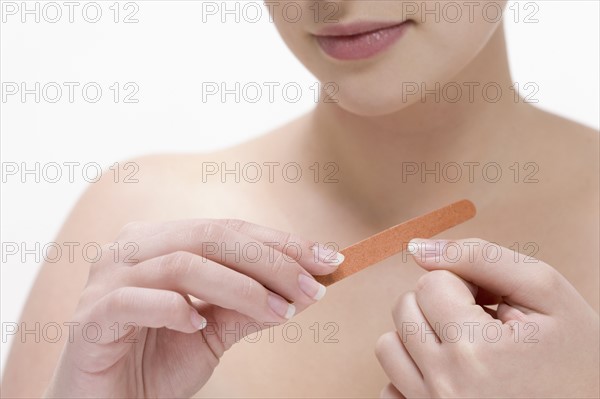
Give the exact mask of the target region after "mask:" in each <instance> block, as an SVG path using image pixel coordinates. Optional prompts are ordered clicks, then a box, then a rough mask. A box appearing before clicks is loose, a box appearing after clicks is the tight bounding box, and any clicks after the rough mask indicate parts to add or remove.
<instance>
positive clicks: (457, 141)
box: [2, 37, 600, 397]
mask: <svg viewBox="0 0 600 399" xmlns="http://www.w3.org/2000/svg"><path fill="white" fill-rule="evenodd" d="M503 44H504V43H503V39H501V38H500V37H496V38H495V40H492V42H491V43H490V44H489V45H488V47H489V48H488V49H486V50H484V51H483V52H482V53H481V54H480V55H479V56H478V58H477V59H475V60H474V61H472V63H471V68H472V69H471V70H469V68H467V69H466V70H465V71H464V72H463V74H464V75H465V76H464V77H465V78H469V77H473V76H477V78H478V79H484V78H485V76H482V75H481V74H485V73H489V74H491V76H493V77H494V79H495V80H496V81H498V80H505V81H509V80H510V77H509V75H508V72H507V68H506V63H505V59H502V61H504V62H500V63H498V62H497V59H498V56H497V54H496V53H497V52H499V51H500V49H498V48H499V47H503ZM491 54H496V56H494V57H491ZM498 64H499V65H500V67H498V68H499V69H500V70H501V71H498V70H494V68H492V67H491V65H498ZM486 67H489V68H486ZM482 71H486V72H482ZM419 105H420V106H421V107H418V108H416V109H415V112H414V113H413V114H414V117H409V116H406V115H405V116H404V118H403V119H398V120H393V119H391V118H390V119H386V118H372V119H369V118H364V119H360V118H358V117H356V116H353V115H350V114H347V113H345V112H344V111H342V110H340V109H335V110H332V109H331V107H326V106H325V105H324V104H320V105H319V106H318V107H317V109H316V110H315V111H314V112H311V113H310V114H308V115H306V116H304V117H302V118H300V119H298V120H296V121H293V122H292V123H290V124H288V125H286V126H283V127H282V128H280V129H277V130H276V131H274V132H271V133H269V134H268V135H266V136H263V137H261V138H258V139H256V140H254V141H251V142H248V143H245V144H243V145H240V146H237V147H235V148H232V149H228V150H225V151H222V152H218V153H214V154H209V155H195V154H193V155H192V154H190V155H159V156H149V157H145V158H141V159H137V160H135V162H137V163H138V164H139V166H140V173H139V180H140V182H139V183H137V184H132V185H123V184H118V185H117V184H114V183H111V182H110V181H103V182H100V183H98V184H96V185H94V186H93V187H91V188H90V189H89V190H88V192H87V193H86V194H85V195H84V197H83V198H82V199H81V201H80V202H79V203H78V205H77V207H76V208H75V209H74V211H73V213H72V214H71V216H70V217H69V220H68V221H67V223H66V224H65V226H64V228H63V230H62V231H61V233H60V235H59V237H58V238H57V241H58V242H63V241H78V242H89V241H95V242H100V243H104V242H110V241H112V240H114V238H115V236H116V235H117V233H118V231H119V230H120V229H121V227H122V226H123V225H125V224H127V223H128V222H131V221H136V220H150V221H154V220H172V219H189V218H197V217H210V218H239V219H245V220H249V221H252V222H255V223H259V224H262V225H265V226H271V227H273V228H277V229H279V230H283V231H291V232H294V233H297V234H299V235H302V236H304V237H310V238H311V239H312V240H315V241H319V242H330V241H334V242H336V243H338V244H339V245H340V247H344V246H346V245H349V244H351V243H354V242H355V241H357V240H360V239H362V238H364V237H366V236H369V235H370V234H373V233H375V232H377V231H379V230H381V229H383V228H385V227H388V226H391V225H393V224H396V223H398V222H400V221H403V220H405V219H407V218H410V217H413V216H416V215H418V214H421V213H424V212H427V211H429V210H432V209H434V208H436V207H438V206H443V205H445V204H448V203H450V202H453V201H455V200H458V199H461V198H469V199H471V200H472V201H473V202H474V203H475V204H476V206H477V209H478V214H477V217H476V218H475V219H473V220H472V221H470V222H469V223H467V224H465V225H462V226H459V227H457V228H454V229H453V230H451V231H448V232H447V233H445V234H444V235H443V236H444V237H445V238H467V237H481V238H484V239H486V240H488V241H493V242H496V243H498V244H500V245H503V246H506V247H511V248H513V249H516V250H518V251H521V252H524V253H528V250H529V251H530V252H529V253H530V254H531V255H533V256H535V257H536V258H539V259H542V260H543V261H545V262H546V263H548V264H550V265H552V266H553V267H554V268H556V269H557V270H558V271H559V272H560V273H562V274H563V275H564V276H565V277H566V278H567V279H568V280H569V281H570V282H571V284H573V286H574V287H575V288H576V289H577V290H578V291H579V292H580V293H581V294H582V295H583V297H584V298H585V299H586V300H587V301H588V303H589V304H590V305H591V306H592V307H593V308H594V309H595V310H596V311H598V307H599V305H598V302H599V296H598V295H599V291H600V290H599V286H598V281H599V277H600V276H599V270H598V269H599V267H598V265H599V264H600V259H599V258H598V252H599V248H598V243H599V242H600V236H599V232H598V223H597V222H598V219H599V217H600V215H599V213H598V203H599V200H600V199H599V198H598V192H599V187H598V178H597V171H598V168H599V164H598V159H599V158H598V133H597V132H596V131H594V130H592V129H589V128H586V127H583V126H581V125H578V124H576V123H573V122H570V121H568V120H565V119H562V118H559V117H557V116H554V115H550V114H548V113H545V112H543V111H540V110H538V109H536V108H534V107H532V106H530V105H526V104H523V103H514V102H513V101H502V102H500V103H495V104H493V105H490V104H476V105H464V104H459V105H458V106H455V105H453V106H452V107H450V106H448V105H447V104H446V105H438V106H432V107H425V106H424V105H423V104H419ZM445 107H448V108H445ZM423 115H432V116H439V117H441V116H444V115H445V117H444V118H436V117H431V118H426V119H423ZM439 120H443V121H444V123H436V122H435V121H439ZM401 121H402V122H403V123H400V122H401ZM418 121H420V122H418ZM399 126H401V128H399ZM406 161H411V162H412V161H414V162H426V163H428V164H429V163H435V162H442V163H444V162H458V163H459V164H461V163H463V162H469V161H479V162H481V163H482V164H483V163H486V162H492V161H493V162H497V163H499V164H500V165H501V166H502V170H503V172H504V173H507V174H508V173H511V172H512V171H511V170H509V169H508V167H509V166H510V165H513V164H514V163H515V162H520V163H521V164H522V163H525V162H534V163H536V165H537V166H538V168H539V171H538V172H537V174H536V176H535V178H537V179H538V180H539V182H537V183H530V184H525V183H522V181H523V176H521V177H520V182H519V183H515V182H514V181H513V180H512V175H508V176H510V177H509V178H507V179H502V181H501V182H499V183H489V182H486V181H485V180H484V179H482V178H476V179H475V181H474V182H473V183H470V182H468V181H465V179H462V180H461V181H460V182H459V183H454V184H453V183H443V182H442V183H436V182H434V181H430V180H428V181H426V182H425V183H422V182H421V180H420V179H418V178H409V179H408V181H407V182H406V183H401V181H402V180H401V178H402V177H401V170H402V162H406ZM203 162H217V163H221V162H225V163H226V164H227V165H228V166H229V167H232V165H233V164H234V163H235V162H240V163H241V164H242V165H243V164H244V163H246V162H257V163H259V164H262V163H263V162H281V164H285V163H286V162H297V163H299V164H300V165H302V167H303V172H304V173H306V174H308V173H312V172H311V171H309V170H308V167H309V166H310V165H312V164H314V162H319V163H320V164H321V165H324V164H326V163H327V162H335V163H336V164H337V165H338V166H339V172H338V174H337V175H336V178H337V179H338V180H339V182H338V183H330V184H325V183H314V182H313V181H312V175H309V176H310V178H308V179H302V180H301V181H300V182H298V183H287V182H286V181H284V180H283V179H282V178H281V175H280V174H276V175H275V181H274V182H273V183H269V182H265V181H264V179H263V182H262V183H257V184H251V183H243V182H241V183H236V182H235V181H234V180H233V179H232V178H231V176H230V177H229V178H228V179H227V181H226V182H225V183H222V182H221V180H220V178H208V180H207V182H206V183H203V182H202V180H203V176H202V163H203ZM278 170H279V171H280V170H281V169H278ZM322 171H323V170H322ZM521 172H523V169H521ZM324 173H325V172H324ZM478 176H481V175H478ZM514 243H518V247H515V245H514ZM526 243H535V244H534V246H533V247H528V250H527V249H524V245H525V244H526ZM533 248H537V249H538V251H537V252H536V253H535V254H533V253H532V252H531V251H532V249H533ZM88 270H89V267H88V265H87V264H86V263H85V262H83V261H81V260H80V261H78V262H77V263H75V264H69V263H66V262H65V263H61V264H54V265H44V267H43V270H42V272H41V273H40V275H39V277H38V280H37V281H36V284H35V286H34V288H33V290H32V293H31V296H30V298H29V300H28V303H27V306H26V308H25V310H24V313H23V319H22V321H23V322H29V323H33V322H35V321H38V322H40V323H44V322H51V321H54V322H58V323H62V322H65V321H68V320H69V319H70V317H71V315H72V313H73V311H74V309H75V306H76V305H77V300H78V298H79V295H80V292H81V290H82V288H83V286H84V285H85V282H86V279H87V276H88ZM423 273H424V272H423V270H421V269H420V268H418V267H417V266H416V265H415V263H414V262H413V261H412V260H411V259H409V258H404V259H403V257H402V256H397V257H394V258H391V259H389V260H387V261H385V262H382V263H381V264H378V265H377V266H374V267H372V268H370V269H368V270H366V271H364V272H361V273H360V274H358V275H356V276H353V277H352V278H349V279H348V280H346V281H344V282H341V283H338V284H336V285H335V286H332V287H331V288H330V289H329V290H328V293H327V295H326V296H325V298H324V299H322V300H321V301H320V302H319V303H318V304H316V305H314V306H312V307H310V308H308V309H307V310H306V311H305V312H303V313H302V314H300V315H298V316H297V317H295V318H294V319H293V321H294V322H296V323H298V324H299V325H300V326H301V329H302V334H303V335H302V338H301V339H300V340H299V341H298V342H297V343H289V342H286V340H284V339H283V336H282V332H281V331H282V330H281V328H278V329H276V330H275V332H274V338H273V342H269V339H268V335H267V334H266V333H263V335H262V339H260V340H259V342H256V343H248V342H245V343H241V344H239V345H236V346H234V347H233V349H231V350H230V351H229V352H227V354H226V355H225V356H224V357H223V358H222V360H221V363H220V365H219V367H217V369H216V371H215V373H214V375H213V377H212V378H211V379H210V380H209V382H208V383H207V385H205V386H204V387H203V389H202V390H201V391H200V392H199V393H198V395H197V396H198V397H215V396H226V397H241V396H243V397H265V396H267V397H268V396H273V397H282V396H294V397H299V396H309V397H312V396H314V397H327V396H336V397H365V396H374V395H377V394H378V393H379V391H380V390H381V389H382V387H384V386H385V385H386V384H387V383H388V382H389V379H388V377H387V376H386V375H385V373H384V372H383V371H382V370H381V368H380V367H379V366H378V363H377V360H376V358H375V356H374V354H373V350H374V345H375V342H376V341H377V339H378V337H379V336H380V335H381V334H383V333H384V332H386V331H389V330H391V329H393V328H394V326H393V321H392V319H391V317H390V312H389V310H390V307H391V306H392V305H393V303H394V301H395V299H396V298H397V297H398V295H400V294H401V293H403V292H405V291H408V290H410V289H412V288H413V287H414V285H415V282H416V280H417V279H418V277H419V276H421V275H422V274H423ZM48 298H51V300H52V302H51V303H52V306H48ZM315 321H317V322H319V325H320V327H319V329H320V331H319V332H320V337H319V339H318V343H315V342H314V328H313V329H311V326H313V325H314V323H315ZM327 322H332V323H335V324H333V325H334V326H336V327H335V329H336V332H335V334H334V335H333V336H331V337H330V338H334V339H337V340H338V341H339V342H337V343H328V342H324V341H325V336H326V335H327V333H329V332H331V331H334V329H328V330H324V329H323V326H324V324H325V323H327ZM65 338H66V337H65ZM63 343H64V339H63V341H61V342H60V343H54V344H50V343H40V344H30V343H27V344H23V343H20V342H17V340H15V344H14V346H13V349H12V351H11V355H10V358H9V361H8V364H7V368H6V373H5V378H4V383H3V387H2V388H3V394H5V395H6V396H7V397H17V396H40V395H41V394H42V393H43V392H44V391H45V389H46V388H47V385H48V383H49V381H50V379H51V377H52V372H53V370H54V368H55V365H56V362H57V359H58V356H59V354H60V351H61V347H62V344H63Z"/></svg>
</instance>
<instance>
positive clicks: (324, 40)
mask: <svg viewBox="0 0 600 399" xmlns="http://www.w3.org/2000/svg"><path fill="white" fill-rule="evenodd" d="M411 22H412V21H404V22H402V23H399V24H395V25H389V24H387V25H383V24H373V23H368V24H366V23H362V24H355V25H348V26H332V27H330V28H329V29H328V30H326V31H323V32H322V33H320V34H318V35H315V37H316V40H317V43H319V46H320V47H321V49H322V50H323V51H324V52H325V53H326V54H327V55H329V56H330V57H333V58H336V59H339V60H359V59H364V58H369V57H372V56H374V55H375V54H377V53H380V52H382V51H383V50H385V49H386V48H388V47H389V46H391V45H392V44H394V43H395V42H396V41H397V40H398V39H399V38H400V37H401V36H402V34H403V33H404V32H405V31H406V29H407V28H408V27H409V26H410V25H411Z"/></svg>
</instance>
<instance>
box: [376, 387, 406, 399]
mask: <svg viewBox="0 0 600 399" xmlns="http://www.w3.org/2000/svg"><path fill="white" fill-rule="evenodd" d="M379 397H380V398H381V399H387V398H389V399H406V397H405V396H404V395H402V393H400V391H398V390H397V389H396V387H395V386H394V385H393V384H387V385H386V386H385V387H384V388H383V389H382V390H381V393H380V394H379Z"/></svg>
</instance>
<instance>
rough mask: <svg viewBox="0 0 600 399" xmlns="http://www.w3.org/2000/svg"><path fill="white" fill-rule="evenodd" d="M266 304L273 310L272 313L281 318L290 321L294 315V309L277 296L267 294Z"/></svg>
mask: <svg viewBox="0 0 600 399" xmlns="http://www.w3.org/2000/svg"><path fill="white" fill-rule="evenodd" d="M267 302H268V303H269V307H270V308H271V309H273V312H275V313H277V314H278V315H279V316H281V317H283V318H286V319H290V318H291V317H292V316H293V315H294V314H296V307H295V306H294V305H292V304H291V303H288V301H286V300H285V299H283V298H282V297H280V296H278V295H275V294H271V293H269V297H268V298H267Z"/></svg>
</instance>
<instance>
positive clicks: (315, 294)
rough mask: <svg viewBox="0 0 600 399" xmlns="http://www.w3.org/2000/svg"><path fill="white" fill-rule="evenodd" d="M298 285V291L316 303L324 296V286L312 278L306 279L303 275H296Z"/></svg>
mask: <svg viewBox="0 0 600 399" xmlns="http://www.w3.org/2000/svg"><path fill="white" fill-rule="evenodd" d="M298 285H300V289H301V290H302V291H303V292H304V293H305V294H306V295H308V296H309V297H311V298H312V299H314V300H315V301H318V300H319V299H321V298H323V296H324V295H325V291H326V289H325V286H324V285H323V284H320V283H319V282H318V281H317V280H315V279H314V278H312V277H308V276H306V275H304V274H299V275H298Z"/></svg>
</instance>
